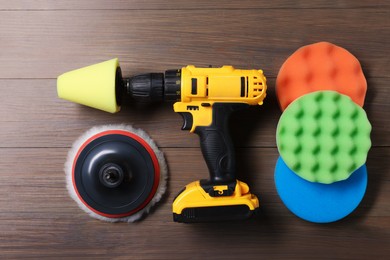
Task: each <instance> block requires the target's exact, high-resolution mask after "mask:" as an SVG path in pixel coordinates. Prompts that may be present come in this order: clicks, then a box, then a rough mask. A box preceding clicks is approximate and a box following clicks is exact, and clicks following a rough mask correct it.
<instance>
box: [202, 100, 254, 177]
mask: <svg viewBox="0 0 390 260" xmlns="http://www.w3.org/2000/svg"><path fill="white" fill-rule="evenodd" d="M247 106H248V105H247V104H245V103H214V104H213V114H212V123H211V125H209V126H198V127H196V128H195V133H196V134H198V135H199V137H200V146H201V149H202V154H203V157H204V159H205V161H206V164H207V167H208V169H209V172H210V183H212V184H214V183H215V184H222V183H228V182H232V181H235V180H236V174H235V171H236V169H235V168H236V163H235V157H234V147H233V143H232V141H231V138H230V135H229V129H228V123H229V117H230V114H231V112H233V111H235V110H239V109H242V108H245V107H247Z"/></svg>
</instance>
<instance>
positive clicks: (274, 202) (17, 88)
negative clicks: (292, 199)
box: [0, 0, 390, 259]
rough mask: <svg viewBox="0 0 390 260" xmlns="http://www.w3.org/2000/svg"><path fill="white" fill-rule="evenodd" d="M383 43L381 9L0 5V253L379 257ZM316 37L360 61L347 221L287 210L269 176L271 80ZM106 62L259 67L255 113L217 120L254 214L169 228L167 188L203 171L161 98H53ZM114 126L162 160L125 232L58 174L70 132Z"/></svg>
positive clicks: (351, 4)
mask: <svg viewBox="0 0 390 260" xmlns="http://www.w3.org/2000/svg"><path fill="white" fill-rule="evenodd" d="M389 39H390V2H389V1H369V0H363V1H352V0H343V1H324V0H314V1H304V0H299V1H287V0H275V1H250V0H243V1H229V0H221V1H207V0H199V1H177V0H174V1H163V0H152V1H141V0H131V1H122V0H113V1H102V0H97V1H90V0H79V1H76V0H68V1H64V0H60V1H48V0H37V1H27V0H15V1H5V0H0V97H1V99H0V209H1V210H0V258H1V259H21V258H23V259H24V258H32V259H42V258H48V259H57V258H59V259H63V258H74V259H82V258H87V259H112V258H114V259H209V258H214V259H260V258H264V259H313V258H321V259H386V258H388V255H389V254H390V248H389V246H388V245H389V244H390V202H389V197H390V165H389V164H390V163H389V159H388V158H389V156H390V139H389V132H390V131H389V129H390V120H389V118H390V116H389V112H390V104H389V100H390V87H389V78H390V73H389V67H390V62H389V61H390V59H389V57H390V46H389ZM318 41H330V42H333V43H335V44H337V45H340V46H342V47H344V48H346V49H347V50H349V51H350V52H351V53H353V54H354V55H355V56H356V57H357V58H358V59H359V60H360V62H361V64H362V67H363V71H364V73H365V76H366V77H367V82H368V92H367V96H366V101H365V105H364V108H365V110H366V112H367V115H368V118H369V120H370V122H371V124H372V126H373V130H372V134H371V138H372V144H373V147H372V148H371V150H370V152H369V155H368V159H367V167H368V172H369V177H368V188H367V191H366V194H365V197H364V199H363V201H362V202H361V204H360V205H359V207H358V208H357V209H356V210H355V211H354V212H353V213H352V214H351V215H350V216H348V217H347V218H345V219H343V220H341V221H338V222H336V223H331V224H325V225H320V224H313V223H309V222H306V221H303V220H301V219H299V218H297V217H296V216H294V215H293V214H292V213H291V212H290V211H289V210H288V209H287V208H286V207H285V206H284V205H283V203H282V202H281V201H280V199H279V197H278V195H277V192H276V189H275V185H274V180H273V172H274V167H275V162H276V160H277V158H278V152H277V149H276V144H275V131H276V125H277V122H278V120H279V117H280V115H281V112H280V110H279V108H278V103H277V99H276V96H275V79H276V76H277V73H278V70H279V68H280V66H281V65H282V63H283V62H284V60H285V59H286V58H287V57H288V56H289V55H290V54H292V53H293V52H294V51H295V50H296V49H297V48H299V47H300V46H302V45H306V44H310V43H314V42H318ZM112 57H118V58H119V59H120V63H121V66H122V70H123V72H124V74H125V75H126V76H131V75H136V74H139V73H145V72H163V71H165V70H167V69H172V68H180V67H182V66H185V65H187V64H188V63H192V64H194V65H197V66H208V65H210V64H211V65H213V66H221V65H224V64H229V65H234V66H236V67H239V68H261V69H263V70H264V73H265V75H266V76H267V78H268V87H269V89H268V95H267V98H266V99H265V101H264V105H263V106H261V107H256V108H251V109H248V110H246V111H240V112H239V113H236V114H234V115H232V117H231V122H230V130H231V135H232V139H233V141H234V144H235V148H236V158H237V172H238V178H239V179H240V180H243V181H245V182H247V183H248V184H249V186H250V188H251V191H252V192H253V193H255V194H257V195H259V198H260V203H261V209H262V212H261V215H260V216H259V217H258V218H257V219H252V220H250V221H246V222H233V223H231V222H227V223H204V224H194V225H186V224H178V223H174V222H173V221H172V212H171V207H172V201H173V199H174V197H175V195H176V194H177V192H178V191H179V190H181V189H182V187H183V186H185V185H186V184H188V183H190V182H192V181H195V180H198V179H201V178H206V177H207V176H208V170H207V167H206V164H205V162H204V160H203V158H202V154H201V151H200V148H199V140H198V137H197V136H196V135H193V134H190V133H189V132H187V131H181V130H180V127H181V124H182V119H181V117H180V116H179V115H177V114H176V113H174V112H173V109H172V104H163V105H160V106H152V107H136V106H135V105H134V104H132V103H129V104H127V105H125V106H123V107H122V111H121V112H120V113H117V114H114V115H112V114H108V113H105V112H101V111H97V110H94V109H91V108H87V107H83V106H80V105H77V104H73V103H70V102H67V101H64V100H61V99H59V98H58V97H57V93H56V78H57V76H58V75H60V74H61V73H64V72H66V71H69V70H71V69H75V68H79V67H82V66H86V65H89V64H93V63H96V62H100V61H104V60H107V59H110V58H112ZM127 101H128V100H127ZM121 123H125V124H131V125H133V126H135V127H139V128H142V129H143V130H145V131H146V132H148V133H149V134H150V136H151V137H152V138H153V139H154V140H155V141H156V142H157V144H158V145H159V147H160V148H161V150H162V151H163V152H164V154H165V156H166V159H167V162H168V166H169V182H168V191H167V193H166V195H165V196H164V198H163V200H162V201H161V203H159V205H158V206H157V207H155V208H154V210H153V211H152V212H151V214H150V215H149V216H147V217H146V218H145V219H143V220H142V221H139V222H137V223H132V224H127V223H119V224H110V223H105V222H101V221H98V220H95V219H92V218H90V217H89V216H88V215H87V214H85V213H84V212H83V211H81V210H80V209H79V208H78V207H77V205H76V203H75V202H74V201H73V200H72V199H71V198H70V197H69V196H68V193H67V190H66V188H65V176H64V172H63V165H64V162H65V158H66V155H67V152H68V149H69V148H70V147H71V145H72V143H73V141H74V140H76V138H77V137H78V136H80V135H81V134H82V133H83V132H84V131H86V130H87V129H89V128H91V127H92V126H95V125H103V124H121Z"/></svg>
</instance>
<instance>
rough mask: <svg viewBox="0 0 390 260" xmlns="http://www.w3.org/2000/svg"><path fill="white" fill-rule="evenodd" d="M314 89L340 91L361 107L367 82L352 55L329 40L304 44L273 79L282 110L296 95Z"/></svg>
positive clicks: (298, 95)
mask: <svg viewBox="0 0 390 260" xmlns="http://www.w3.org/2000/svg"><path fill="white" fill-rule="evenodd" d="M318 90H334V91H337V92H340V93H342V94H344V95H347V96H349V97H351V99H352V100H353V101H354V102H355V103H356V104H358V105H359V106H363V104H364V98H365V95H366V92H367V81H366V78H365V77H364V74H363V71H362V68H361V66H360V63H359V61H358V60H357V59H356V57H355V56H353V55H352V54H351V53H350V52H348V51H347V50H345V49H343V48H341V47H339V46H336V45H334V44H332V43H329V42H319V43H315V44H311V45H307V46H304V47H301V48H300V49H298V50H297V51H296V52H294V53H293V54H292V55H291V56H290V57H289V58H288V59H287V60H286V61H285V62H284V64H283V65H282V67H281V68H280V70H279V73H278V76H277V79H276V95H277V97H278V100H279V105H280V107H281V109H282V111H283V110H284V109H286V107H287V106H288V105H289V104H290V103H291V102H293V101H294V100H295V99H297V98H298V97H300V96H302V95H304V94H307V93H310V92H314V91H318Z"/></svg>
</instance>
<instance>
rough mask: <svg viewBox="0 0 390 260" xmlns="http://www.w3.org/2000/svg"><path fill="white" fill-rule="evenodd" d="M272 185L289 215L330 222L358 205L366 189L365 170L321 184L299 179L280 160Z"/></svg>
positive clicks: (363, 168)
mask: <svg viewBox="0 0 390 260" xmlns="http://www.w3.org/2000/svg"><path fill="white" fill-rule="evenodd" d="M275 185H276V190H277V192H278V194H279V197H280V198H281V200H282V201H283V203H284V204H285V205H286V207H287V208H288V209H289V210H290V211H291V212H292V213H294V214H295V215H297V216H298V217H300V218H302V219H304V220H307V221H310V222H315V223H329V222H334V221H337V220H340V219H342V218H344V217H345V216H347V215H348V214H350V213H351V212H352V211H354V209H355V208H356V207H357V206H358V205H359V203H360V202H361V200H362V199H363V197H364V193H365V192H366V188H367V168H366V165H365V164H364V165H363V166H361V167H360V168H359V169H357V170H356V171H354V172H353V173H352V175H351V176H350V177H349V178H348V179H346V180H343V181H338V182H334V183H332V184H322V183H316V182H309V181H306V180H304V179H302V178H301V177H299V176H298V175H297V174H295V173H294V172H293V171H292V170H290V169H289V168H288V167H287V165H286V164H285V163H284V161H283V159H282V158H281V157H279V159H278V161H277V163H276V168H275Z"/></svg>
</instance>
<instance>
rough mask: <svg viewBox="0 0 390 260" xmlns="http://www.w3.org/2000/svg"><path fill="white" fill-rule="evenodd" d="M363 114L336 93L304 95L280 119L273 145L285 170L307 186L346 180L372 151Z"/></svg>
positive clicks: (347, 99)
mask: <svg viewBox="0 0 390 260" xmlns="http://www.w3.org/2000/svg"><path fill="white" fill-rule="evenodd" d="M370 132H371V124H370V122H369V121H368V119H367V115H366V112H365V111H364V110H363V109H362V108H361V107H359V106H358V105H356V104H355V103H354V102H353V101H352V100H351V99H350V98H349V97H347V96H345V95H342V94H340V93H338V92H335V91H317V92H313V93H310V94H306V95H304V96H302V97H300V98H298V99H297V100H295V101H294V102H293V103H291V104H290V106H289V107H288V108H287V109H286V110H285V111H284V113H283V114H282V116H281V117H280V120H279V123H278V126H277V129H276V143H277V146H278V150H279V153H280V155H281V157H282V158H283V160H284V161H285V163H286V164H287V166H288V167H289V168H290V169H291V170H293V171H294V172H295V173H296V174H297V175H299V176H300V177H302V178H303V179H305V180H307V181H310V182H319V183H324V184H329V183H333V182H336V181H341V180H345V179H347V178H348V177H349V176H350V175H351V174H352V173H353V172H354V171H355V170H356V169H357V168H359V167H360V166H362V165H363V164H364V163H365V161H366V159H367V153H368V150H369V149H370V147H371V140H370Z"/></svg>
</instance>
